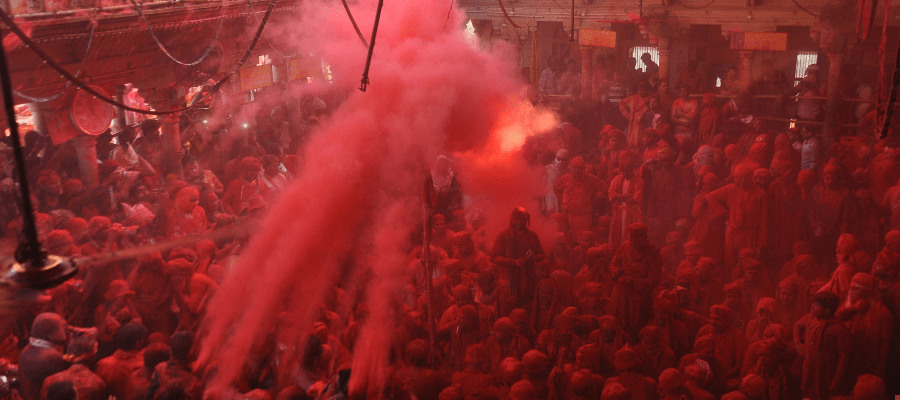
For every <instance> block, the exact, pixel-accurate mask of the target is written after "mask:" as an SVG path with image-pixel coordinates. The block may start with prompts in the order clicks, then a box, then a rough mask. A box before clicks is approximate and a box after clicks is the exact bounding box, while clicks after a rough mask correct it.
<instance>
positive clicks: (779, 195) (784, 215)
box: [766, 174, 804, 276]
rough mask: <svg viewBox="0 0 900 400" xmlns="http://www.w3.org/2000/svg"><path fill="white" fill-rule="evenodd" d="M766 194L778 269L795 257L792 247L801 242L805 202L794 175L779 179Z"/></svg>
mask: <svg viewBox="0 0 900 400" xmlns="http://www.w3.org/2000/svg"><path fill="white" fill-rule="evenodd" d="M766 192H767V193H768V195H769V198H768V200H769V234H770V237H769V249H770V250H771V252H772V259H773V260H774V264H775V266H776V267H775V268H777V266H778V265H782V264H784V263H785V262H787V261H788V260H790V259H791V258H792V257H793V251H792V246H794V243H796V242H797V241H798V240H800V230H801V227H800V220H801V216H802V215H803V212H804V211H803V202H802V200H801V196H800V187H799V186H797V178H796V175H793V174H789V175H787V176H784V177H779V178H777V179H776V180H775V181H774V182H772V184H770V185H769V187H768V188H767V189H766ZM772 271H773V272H774V270H772ZM772 275H773V276H774V274H772Z"/></svg>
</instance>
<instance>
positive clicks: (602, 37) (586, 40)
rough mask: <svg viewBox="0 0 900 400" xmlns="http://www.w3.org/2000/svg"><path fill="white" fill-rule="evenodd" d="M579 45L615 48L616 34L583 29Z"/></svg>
mask: <svg viewBox="0 0 900 400" xmlns="http://www.w3.org/2000/svg"><path fill="white" fill-rule="evenodd" d="M578 44H579V45H582V46H597V47H610V48H615V47H616V32H615V31H598V30H593V29H581V30H579V31H578Z"/></svg>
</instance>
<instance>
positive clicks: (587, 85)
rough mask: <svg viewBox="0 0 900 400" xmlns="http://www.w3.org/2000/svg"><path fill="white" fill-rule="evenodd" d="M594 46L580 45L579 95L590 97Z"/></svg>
mask: <svg viewBox="0 0 900 400" xmlns="http://www.w3.org/2000/svg"><path fill="white" fill-rule="evenodd" d="M593 59H594V46H581V97H582V98H591V91H592V90H593V80H592V76H591V75H592V72H593V71H594V68H593V65H592V64H591V63H592V61H593Z"/></svg>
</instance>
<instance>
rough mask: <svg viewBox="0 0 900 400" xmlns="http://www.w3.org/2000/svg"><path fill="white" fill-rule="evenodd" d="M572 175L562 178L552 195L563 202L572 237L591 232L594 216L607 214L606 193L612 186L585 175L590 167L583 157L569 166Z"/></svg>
mask: <svg viewBox="0 0 900 400" xmlns="http://www.w3.org/2000/svg"><path fill="white" fill-rule="evenodd" d="M569 167H570V168H571V169H572V172H570V173H568V174H565V175H563V176H561V177H560V178H559V179H557V180H556V183H554V184H553V192H554V193H555V194H556V197H557V198H558V199H559V202H560V210H561V211H562V213H563V215H564V216H565V217H566V223H567V224H568V225H569V232H570V236H574V235H576V234H579V233H581V232H584V231H587V230H590V229H591V225H592V223H593V221H594V216H595V215H601V214H603V213H604V212H605V211H606V193H607V191H608V190H609V186H607V185H606V182H603V181H602V180H600V178H597V177H596V176H594V175H591V174H588V173H586V172H585V170H586V169H587V164H586V163H585V162H584V159H583V158H581V157H575V158H573V159H572V161H570V162H569Z"/></svg>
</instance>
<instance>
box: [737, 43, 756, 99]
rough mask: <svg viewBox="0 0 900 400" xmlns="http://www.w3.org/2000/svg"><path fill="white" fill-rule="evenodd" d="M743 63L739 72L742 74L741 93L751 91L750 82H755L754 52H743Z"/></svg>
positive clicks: (741, 53)
mask: <svg viewBox="0 0 900 400" xmlns="http://www.w3.org/2000/svg"><path fill="white" fill-rule="evenodd" d="M740 55H741V63H740V65H739V66H738V70H739V71H740V74H741V82H740V83H741V91H742V92H749V91H750V82H751V81H752V80H753V50H741V51H740Z"/></svg>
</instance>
